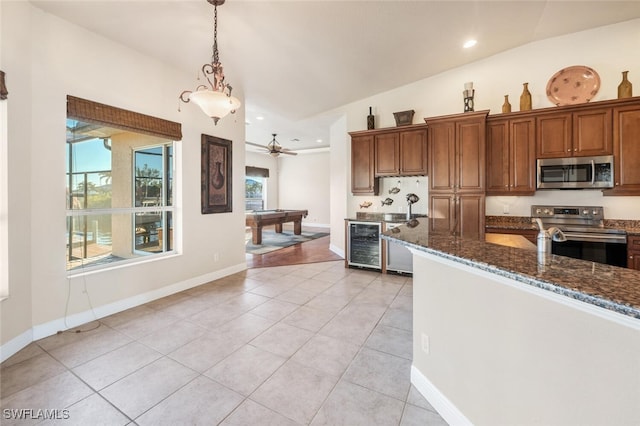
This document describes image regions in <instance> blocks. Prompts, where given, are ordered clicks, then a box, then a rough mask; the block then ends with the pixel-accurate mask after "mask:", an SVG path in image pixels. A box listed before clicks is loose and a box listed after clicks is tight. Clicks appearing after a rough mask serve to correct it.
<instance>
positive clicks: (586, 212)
mask: <svg viewBox="0 0 640 426" xmlns="http://www.w3.org/2000/svg"><path fill="white" fill-rule="evenodd" d="M582 214H583V215H585V216H587V215H588V214H589V210H587V209H584V210H582ZM593 214H596V211H595V210H594V211H593Z"/></svg>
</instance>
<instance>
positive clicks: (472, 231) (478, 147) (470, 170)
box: [425, 111, 488, 239]
mask: <svg viewBox="0 0 640 426" xmlns="http://www.w3.org/2000/svg"><path fill="white" fill-rule="evenodd" d="M487 113H488V111H481V112H476V113H465V114H458V115H453V116H446V117H435V118H427V119H425V120H426V122H427V125H428V129H429V130H428V140H429V142H428V144H427V146H428V148H429V154H428V159H429V170H428V172H429V188H430V191H429V217H430V219H429V222H430V229H431V230H432V231H436V232H438V231H439V232H449V233H451V234H452V235H457V236H461V237H464V238H476V239H478V238H484V216H485V158H486V157H485V154H486V144H485V140H486V117H487Z"/></svg>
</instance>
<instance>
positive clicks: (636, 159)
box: [605, 103, 640, 195]
mask: <svg viewBox="0 0 640 426" xmlns="http://www.w3.org/2000/svg"><path fill="white" fill-rule="evenodd" d="M613 163H614V176H615V178H614V188H613V189H612V190H607V191H605V195H640V103H636V104H635V105H627V106H621V107H616V108H614V109H613Z"/></svg>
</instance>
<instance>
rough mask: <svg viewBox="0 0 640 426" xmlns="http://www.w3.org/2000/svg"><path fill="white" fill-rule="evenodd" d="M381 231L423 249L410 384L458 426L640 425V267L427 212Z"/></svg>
mask: <svg viewBox="0 0 640 426" xmlns="http://www.w3.org/2000/svg"><path fill="white" fill-rule="evenodd" d="M382 238H384V239H387V240H390V241H394V242H397V243H399V244H404V245H405V246H407V247H408V248H409V249H410V250H411V251H412V253H413V264H414V275H413V304H414V308H413V365H412V371H411V380H412V383H413V384H414V385H415V386H416V388H417V389H418V390H419V391H420V393H421V394H422V395H423V396H425V397H426V398H427V399H428V400H429V402H430V403H431V404H432V405H433V406H434V407H435V408H436V409H437V410H438V412H439V413H440V414H441V415H442V416H443V418H445V420H447V421H448V422H449V423H450V424H522V423H523V421H524V422H525V423H527V422H534V423H537V424H639V423H640V413H639V412H638V409H637V407H638V401H640V271H635V270H631V269H626V268H620V267H616V266H610V265H605V264H600V263H594V262H588V261H584V260H578V259H573V258H569V257H564V256H558V255H540V254H539V253H538V252H537V250H531V249H526V248H524V249H523V248H518V247H513V246H503V245H500V244H493V243H489V242H486V241H478V240H470V239H462V238H459V237H455V236H451V235H448V234H434V233H430V232H429V221H428V219H415V220H413V221H411V223H408V224H407V225H403V226H400V227H398V228H396V231H394V232H386V233H383V236H382ZM493 241H500V239H499V238H497V239H495V238H494V239H493Z"/></svg>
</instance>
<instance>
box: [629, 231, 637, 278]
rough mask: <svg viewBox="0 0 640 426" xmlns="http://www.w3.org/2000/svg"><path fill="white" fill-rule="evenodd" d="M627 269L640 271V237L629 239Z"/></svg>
mask: <svg viewBox="0 0 640 426" xmlns="http://www.w3.org/2000/svg"><path fill="white" fill-rule="evenodd" d="M627 268H630V269H637V270H639V271H640V237H636V236H632V237H628V238H627Z"/></svg>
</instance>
